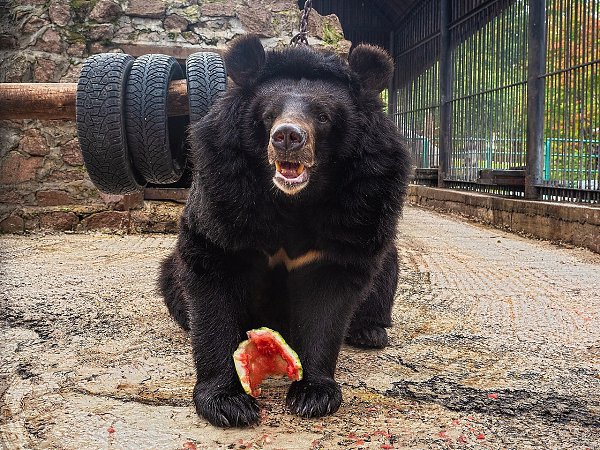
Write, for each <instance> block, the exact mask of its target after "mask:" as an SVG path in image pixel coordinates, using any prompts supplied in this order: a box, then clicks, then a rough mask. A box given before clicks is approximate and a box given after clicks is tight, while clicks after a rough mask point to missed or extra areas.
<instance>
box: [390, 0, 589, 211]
mask: <svg viewBox="0 0 600 450" xmlns="http://www.w3.org/2000/svg"><path fill="white" fill-rule="evenodd" d="M432 18H433V19H432ZM540 22H541V23H540ZM432 24H435V26H432ZM396 37H397V38H398V39H396V40H395V46H394V49H395V52H394V54H395V60H396V66H397V74H396V79H395V81H396V83H395V86H396V87H397V89H396V91H395V93H394V94H393V95H395V96H396V97H395V98H393V101H394V103H395V110H394V111H393V113H394V117H395V120H396V123H397V124H398V126H399V127H400V128H401V130H402V131H403V132H404V134H405V136H406V139H407V142H408V144H409V146H410V148H411V152H412V155H413V162H414V165H415V168H416V177H415V181H416V182H418V183H422V184H432V185H439V186H444V187H456V188H467V189H474V190H480V191H486V192H493V193H497V194H504V195H511V196H526V197H528V198H540V199H548V200H575V201H588V202H592V203H598V202H600V73H599V65H600V0H546V1H543V0H487V1H484V0H427V1H425V2H422V5H421V7H420V8H418V9H416V10H415V11H414V12H413V13H412V14H411V16H409V17H407V18H406V19H405V22H404V23H403V24H402V25H401V26H400V27H399V31H397V32H396ZM425 55H429V56H428V57H427V56H425ZM407 68H408V69H407ZM415 68H416V69H417V70H415ZM440 155H441V156H440Z"/></svg>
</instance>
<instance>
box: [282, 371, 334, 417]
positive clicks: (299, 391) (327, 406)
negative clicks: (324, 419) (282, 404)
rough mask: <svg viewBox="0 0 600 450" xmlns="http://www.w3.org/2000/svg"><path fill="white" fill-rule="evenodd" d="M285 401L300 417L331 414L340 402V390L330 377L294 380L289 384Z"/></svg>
mask: <svg viewBox="0 0 600 450" xmlns="http://www.w3.org/2000/svg"><path fill="white" fill-rule="evenodd" d="M286 403H287V406H288V408H289V409H290V411H291V412H293V413H294V414H298V415H299V416H301V417H321V416H326V415H329V414H333V413H334V412H336V411H337V410H338V408H339V407H340V404H341V403H342V391H341V389H340V387H339V385H338V384H337V383H336V382H335V381H333V380H331V379H319V380H307V379H304V380H301V381H295V382H293V383H292V385H291V386H290V390H289V391H288V394H287V399H286Z"/></svg>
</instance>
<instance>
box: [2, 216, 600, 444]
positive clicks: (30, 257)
mask: <svg viewBox="0 0 600 450" xmlns="http://www.w3.org/2000/svg"><path fill="white" fill-rule="evenodd" d="M174 242H175V237H174V236H172V235H158V236H154V235H134V236H116V235H103V234H85V235H79V234H55V235H33V236H3V237H1V238H0V245H1V249H0V258H1V259H0V444H2V447H3V448H5V449H40V448H46V449H105V448H110V449H173V450H175V449H202V448H205V449H216V448H224V449H248V448H253V449H254V448H269V449H277V448H279V449H318V448H335V449H346V448H352V449H355V448H374V449H380V448H382V449H389V448H404V449H438V448H487V449H501V448H506V449H533V448H536V449H537V448H551V449H598V448H600V255H598V254H594V253H591V252H589V251H584V250H580V249H577V248H564V247H559V246H557V245H554V244H550V243H547V242H539V241H534V240H529V239H526V238H522V237H519V236H515V235H511V234H507V233H504V232H501V231H498V230H495V229H488V228H483V227H481V226H478V225H475V224H470V223H465V222H462V221H460V220H458V219H455V218H452V217H447V216H441V215H439V214H436V213H433V212H430V211H426V210H421V209H415V208H407V210H406V213H405V218H404V220H403V221H402V223H401V225H400V231H399V236H398V249H399V252H400V256H401V261H402V269H401V275H400V283H399V288H398V296H397V301H396V306H395V310H394V327H393V329H392V330H391V333H390V334H391V346H390V347H389V348H387V349H385V350H383V351H359V350H355V349H352V348H344V350H343V351H342V355H341V357H340V363H339V368H338V375H337V379H338V381H339V382H340V383H341V384H342V386H343V394H344V403H343V405H342V407H341V409H340V410H339V411H338V412H337V413H336V414H335V415H334V416H332V417H327V418H322V419H316V420H306V419H300V418H298V417H296V416H292V415H290V414H289V413H288V412H287V411H286V408H285V406H284V399H285V392H286V386H287V384H286V383H285V382H283V381H280V380H276V381H273V382H270V383H268V384H267V385H266V386H264V388H263V396H262V397H261V398H260V399H259V401H260V405H261V407H262V411H263V415H262V422H261V424H260V425H259V426H256V427H252V428H248V429H241V430H240V429H233V430H223V429H218V428H214V427H212V426H210V425H208V424H207V423H206V422H204V421H203V420H201V419H199V418H198V417H197V416H196V414H195V412H194V410H193V407H192V404H191V392H192V388H193V385H194V373H193V370H192V364H191V356H190V346H189V342H188V338H187V336H186V334H185V333H183V332H182V331H180V330H179V329H178V328H177V327H176V326H175V324H174V323H172V322H171V321H170V320H169V318H168V316H167V313H166V310H165V308H164V307H163V306H162V304H161V300H160V298H159V297H158V296H157V294H156V292H155V290H154V289H155V288H154V283H155V279H156V270H157V267H158V262H159V261H160V259H161V258H162V257H163V256H164V255H166V254H167V252H168V251H169V249H171V248H172V247H173V245H174Z"/></svg>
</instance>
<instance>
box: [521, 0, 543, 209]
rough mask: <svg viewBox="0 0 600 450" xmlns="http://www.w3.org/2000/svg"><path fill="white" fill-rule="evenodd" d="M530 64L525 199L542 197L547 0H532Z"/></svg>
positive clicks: (529, 31) (528, 50) (530, 14)
mask: <svg viewBox="0 0 600 450" xmlns="http://www.w3.org/2000/svg"><path fill="white" fill-rule="evenodd" d="M528 28H529V29H528V34H527V38H528V41H527V42H528V44H527V47H528V48H527V53H528V58H527V59H528V66H527V170H526V173H525V198H527V199H532V200H534V199H537V198H539V190H538V187H537V186H538V185H539V184H541V182H542V175H543V173H542V171H543V162H544V159H543V156H544V153H543V142H544V95H545V90H546V85H545V81H546V80H545V78H544V77H543V75H544V73H545V70H546V0H531V1H530V2H529V25H528Z"/></svg>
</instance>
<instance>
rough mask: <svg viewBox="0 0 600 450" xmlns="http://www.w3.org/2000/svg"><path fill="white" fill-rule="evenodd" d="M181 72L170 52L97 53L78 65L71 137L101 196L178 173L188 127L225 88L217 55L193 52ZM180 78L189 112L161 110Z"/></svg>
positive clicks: (171, 179)
mask: <svg viewBox="0 0 600 450" xmlns="http://www.w3.org/2000/svg"><path fill="white" fill-rule="evenodd" d="M186 74H187V77H185V76H184V71H183V70H182V68H181V66H180V65H179V63H178V62H177V60H175V59H174V58H172V57H169V56H166V55H158V54H151V55H144V56H141V57H139V58H138V59H134V58H133V57H131V56H129V55H125V54H121V53H103V54H98V55H94V56H92V57H90V58H88V59H87V60H86V61H85V63H84V64H83V67H82V70H81V74H80V77H79V81H78V83H77V96H76V116H77V117H76V120H77V135H78V138H79V143H80V146H81V151H82V154H83V159H84V162H85V166H86V168H87V171H88V173H89V176H90V178H91V180H92V182H93V183H94V185H95V186H96V187H97V188H98V189H100V190H101V191H102V192H105V193H107V194H127V193H132V192H136V191H139V190H141V189H143V187H144V186H145V185H146V184H147V183H152V184H170V183H174V182H176V181H177V180H179V179H180V178H181V176H182V174H183V173H184V171H185V167H186V157H187V139H186V136H187V128H188V125H189V124H190V122H196V121H198V120H200V119H202V117H204V115H206V113H207V112H208V111H209V109H210V107H211V106H212V104H213V103H214V101H215V99H216V98H217V97H218V96H219V95H220V94H221V93H222V92H224V91H225V88H226V80H227V75H226V72H225V67H224V64H223V61H222V59H221V57H220V56H219V55H218V54H217V53H209V52H203V53H194V54H192V55H190V57H189V58H188V59H187V61H186ZM183 78H186V79H187V86H188V99H189V100H188V101H189V110H190V112H189V116H171V117H169V116H168V115H167V97H168V89H169V84H170V83H171V82H172V81H174V80H181V79H183Z"/></svg>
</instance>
